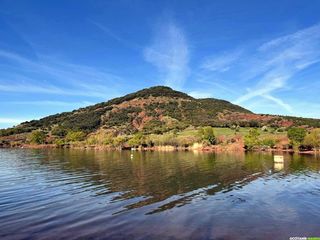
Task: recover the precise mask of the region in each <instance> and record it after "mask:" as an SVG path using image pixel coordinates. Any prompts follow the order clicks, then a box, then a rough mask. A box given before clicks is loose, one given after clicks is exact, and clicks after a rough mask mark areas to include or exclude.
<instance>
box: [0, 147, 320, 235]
mask: <svg viewBox="0 0 320 240" xmlns="http://www.w3.org/2000/svg"><path fill="white" fill-rule="evenodd" d="M132 154H133V156H131V152H130V151H122V152H116V151H114V152H104V151H93V150H30V149H29V150H27V149H0V239H268V240H269V239H288V238H289V237H290V236H292V237H293V236H319V237H320V172H319V171H320V157H316V156H313V155H289V154H288V155H284V163H283V164H281V163H274V161H273V155H272V154H270V153H248V154H244V153H238V154H235V153H233V154H214V153H195V152H133V153H132Z"/></svg>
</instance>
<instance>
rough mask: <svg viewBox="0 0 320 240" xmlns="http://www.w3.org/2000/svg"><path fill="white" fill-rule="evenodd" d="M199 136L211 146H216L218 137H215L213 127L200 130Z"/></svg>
mask: <svg viewBox="0 0 320 240" xmlns="http://www.w3.org/2000/svg"><path fill="white" fill-rule="evenodd" d="M199 135H200V137H201V139H202V140H204V141H208V142H209V143H210V144H211V145H214V144H216V136H215V135H214V129H213V127H203V128H200V130H199Z"/></svg>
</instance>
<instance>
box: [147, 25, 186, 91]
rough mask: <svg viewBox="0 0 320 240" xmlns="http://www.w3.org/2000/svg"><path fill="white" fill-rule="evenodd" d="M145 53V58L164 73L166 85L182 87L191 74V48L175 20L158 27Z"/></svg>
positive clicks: (163, 78)
mask: <svg viewBox="0 0 320 240" xmlns="http://www.w3.org/2000/svg"><path fill="white" fill-rule="evenodd" d="M143 53H144V57H145V60H146V61H147V62H150V63H151V64H153V65H154V66H155V67H157V69H158V70H159V72H160V73H161V74H162V81H163V82H164V83H165V85H168V86H171V87H174V88H178V89H179V88H181V87H182V85H183V84H184V82H185V81H186V79H187V77H188V76H189V74H190V70H189V66H188V64H189V57H190V56H189V55H190V50H189V46H188V43H187V40H186V37H185V34H184V32H183V30H182V29H181V28H179V27H178V26H177V25H176V24H175V23H173V22H170V23H167V24H162V25H161V26H159V27H157V31H156V32H155V35H154V37H153V41H152V43H151V45H150V46H148V47H146V48H145V49H144V52H143Z"/></svg>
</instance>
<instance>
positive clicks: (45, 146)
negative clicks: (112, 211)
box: [0, 144, 320, 154]
mask: <svg viewBox="0 0 320 240" xmlns="http://www.w3.org/2000/svg"><path fill="white" fill-rule="evenodd" d="M0 148H16V149H18V148H20V149H21V148H26V149H79V150H81V149H82V150H84V149H91V150H101V151H102V150H103V151H125V150H127V151H128V150H129V151H159V152H173V151H194V152H215V153H222V152H270V153H276V152H278V153H299V154H320V151H319V150H308V151H294V150H293V149H279V148H256V149H252V150H246V149H245V148H244V147H240V146H239V145H234V146H233V145H228V146H220V145H212V146H203V147H201V146H200V147H175V146H170V145H168V146H154V147H137V148H131V147H122V148H121V147H110V146H105V145H79V144H67V145H64V146H59V145H56V144H22V145H18V146H1V147H0Z"/></svg>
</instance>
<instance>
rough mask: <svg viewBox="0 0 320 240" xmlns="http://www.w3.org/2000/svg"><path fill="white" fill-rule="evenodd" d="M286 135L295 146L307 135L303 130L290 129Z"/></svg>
mask: <svg viewBox="0 0 320 240" xmlns="http://www.w3.org/2000/svg"><path fill="white" fill-rule="evenodd" d="M287 135H288V138H289V139H290V141H291V144H292V145H294V146H296V145H301V143H302V142H303V140H304V138H305V137H306V135H307V131H306V130H305V129H304V128H298V127H292V128H290V129H289V130H288V132H287Z"/></svg>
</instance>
